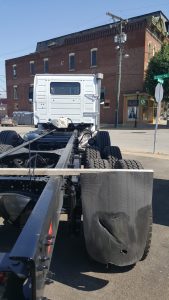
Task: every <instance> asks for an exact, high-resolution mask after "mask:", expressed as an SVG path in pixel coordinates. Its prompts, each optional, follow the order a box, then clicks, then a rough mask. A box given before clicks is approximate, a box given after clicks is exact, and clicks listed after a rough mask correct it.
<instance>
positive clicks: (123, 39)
mask: <svg viewBox="0 0 169 300" xmlns="http://www.w3.org/2000/svg"><path fill="white" fill-rule="evenodd" d="M106 14H107V15H108V16H110V17H111V18H112V19H113V21H114V22H116V21H119V24H118V25H119V26H118V25H117V26H118V27H119V29H118V34H117V35H116V36H115V37H114V42H115V43H117V44H118V46H117V47H116V49H117V50H118V51H119V53H118V54H119V57H118V73H117V76H118V81H117V95H116V108H115V127H116V128H117V127H118V124H119V101H120V91H121V69H122V58H123V45H124V43H125V42H126V41H127V35H126V34H125V33H124V32H123V25H124V24H126V23H127V20H124V19H122V18H121V17H118V16H116V15H113V14H112V13H110V12H107V13H106Z"/></svg>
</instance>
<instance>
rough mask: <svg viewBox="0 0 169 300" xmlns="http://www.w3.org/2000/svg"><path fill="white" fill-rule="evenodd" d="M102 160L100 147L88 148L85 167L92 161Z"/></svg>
mask: <svg viewBox="0 0 169 300" xmlns="http://www.w3.org/2000/svg"><path fill="white" fill-rule="evenodd" d="M91 158H92V159H95V158H101V156H100V151H99V148H98V147H95V146H92V147H87V148H86V151H85V165H86V166H88V162H89V160H90V159H91Z"/></svg>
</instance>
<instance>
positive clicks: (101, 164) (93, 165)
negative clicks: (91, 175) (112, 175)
mask: <svg viewBox="0 0 169 300" xmlns="http://www.w3.org/2000/svg"><path fill="white" fill-rule="evenodd" d="M88 167H89V168H90V169H110V165H109V163H108V161H107V160H106V159H101V158H95V159H92V158H91V159H90V160H89V164H88Z"/></svg>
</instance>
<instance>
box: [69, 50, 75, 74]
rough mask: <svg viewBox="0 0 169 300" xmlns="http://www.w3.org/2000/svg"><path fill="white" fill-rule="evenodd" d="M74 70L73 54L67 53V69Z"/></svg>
mask: <svg viewBox="0 0 169 300" xmlns="http://www.w3.org/2000/svg"><path fill="white" fill-rule="evenodd" d="M72 70H75V54H74V53H70V54H69V71H72Z"/></svg>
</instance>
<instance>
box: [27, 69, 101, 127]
mask: <svg viewBox="0 0 169 300" xmlns="http://www.w3.org/2000/svg"><path fill="white" fill-rule="evenodd" d="M102 78H103V74H102V73H98V74H37V75H35V79H34V93H33V107H34V125H40V124H42V125H43V124H48V123H51V124H53V125H54V126H56V127H60V128H66V127H67V126H68V125H69V124H70V123H73V125H74V126H75V127H76V126H78V125H79V124H90V125H92V126H94V129H99V126H100V90H101V79H102Z"/></svg>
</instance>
